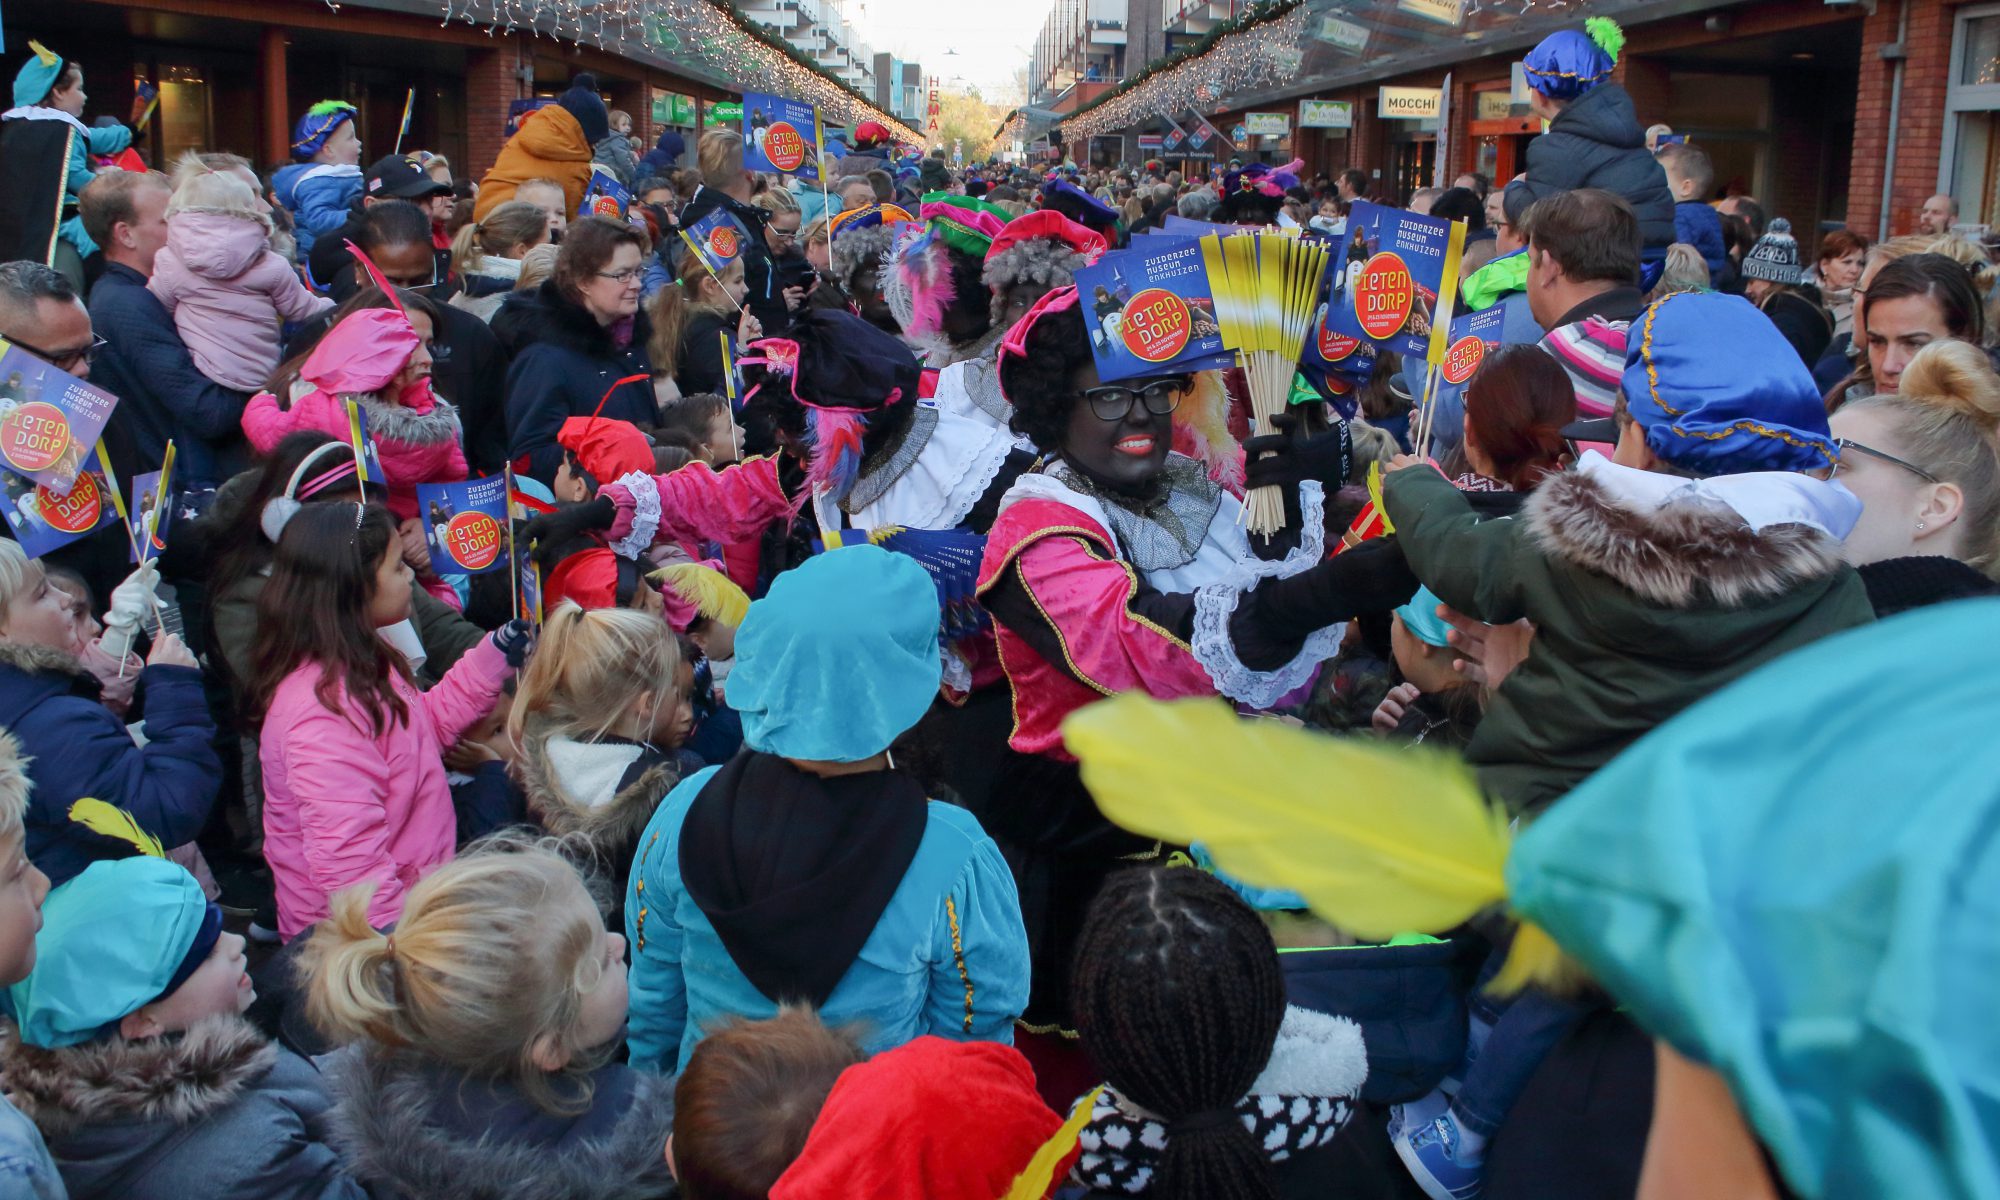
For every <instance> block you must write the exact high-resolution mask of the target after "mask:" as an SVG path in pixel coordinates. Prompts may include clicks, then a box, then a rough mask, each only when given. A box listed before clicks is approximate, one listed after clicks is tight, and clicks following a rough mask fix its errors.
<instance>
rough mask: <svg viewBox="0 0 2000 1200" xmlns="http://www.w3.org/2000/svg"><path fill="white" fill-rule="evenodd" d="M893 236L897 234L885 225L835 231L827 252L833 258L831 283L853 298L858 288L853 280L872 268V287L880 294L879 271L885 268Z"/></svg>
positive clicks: (880, 278)
mask: <svg viewBox="0 0 2000 1200" xmlns="http://www.w3.org/2000/svg"><path fill="white" fill-rule="evenodd" d="M895 237H896V231H895V230H894V229H892V228H890V227H889V226H887V225H876V226H873V227H870V228H866V229H843V230H840V231H838V232H837V233H836V234H835V235H834V239H833V242H832V244H831V248H830V250H829V253H830V254H831V255H832V258H833V281H834V282H835V283H838V284H839V285H840V288H841V290H842V291H844V292H846V293H847V294H848V295H850V296H853V295H856V294H857V293H858V290H859V286H860V285H859V284H858V283H857V282H856V281H857V280H858V278H859V277H860V275H861V273H862V272H863V271H865V270H869V269H873V270H874V271H875V272H876V275H875V288H876V290H877V291H880V290H881V287H882V272H884V271H886V270H887V269H888V256H889V244H890V243H891V242H892V241H894V240H895Z"/></svg>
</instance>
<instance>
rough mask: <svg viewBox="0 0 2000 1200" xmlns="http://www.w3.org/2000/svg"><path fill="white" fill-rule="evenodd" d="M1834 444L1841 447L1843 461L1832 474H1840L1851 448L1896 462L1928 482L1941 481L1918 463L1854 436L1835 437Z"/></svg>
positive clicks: (1837, 464) (1883, 459)
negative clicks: (1864, 442) (1882, 449)
mask: <svg viewBox="0 0 2000 1200" xmlns="http://www.w3.org/2000/svg"><path fill="white" fill-rule="evenodd" d="M1833 444H1834V445H1836V446H1838V447H1840V456H1841V461H1840V462H1838V463H1835V464H1834V467H1833V471H1832V472H1831V474H1832V475H1839V474H1840V468H1841V467H1842V466H1843V465H1845V464H1846V462H1847V452H1848V451H1849V450H1853V451H1856V452H1858V453H1861V454H1866V455H1867V456H1868V457H1870V458H1879V459H1881V460H1882V461H1883V462H1885V463H1894V464H1895V465H1897V466H1899V467H1901V468H1903V469H1904V470H1905V471H1908V472H1909V473H1910V474H1912V475H1915V476H1917V477H1918V478H1920V479H1922V480H1924V481H1925V482H1927V483H1938V482H1940V481H1939V479H1938V477H1937V476H1935V475H1933V474H1931V473H1930V472H1929V471H1926V470H1924V469H1923V468H1922V467H1920V466H1918V465H1917V464H1915V463H1913V462H1905V461H1903V460H1902V459H1900V458H1897V457H1896V456H1895V455H1893V454H1889V453H1886V452H1884V451H1881V450H1877V449H1876V448H1875V447H1873V446H1864V445H1862V444H1861V443H1860V442H1857V441H1855V440H1854V439H1853V438H1835V439H1833Z"/></svg>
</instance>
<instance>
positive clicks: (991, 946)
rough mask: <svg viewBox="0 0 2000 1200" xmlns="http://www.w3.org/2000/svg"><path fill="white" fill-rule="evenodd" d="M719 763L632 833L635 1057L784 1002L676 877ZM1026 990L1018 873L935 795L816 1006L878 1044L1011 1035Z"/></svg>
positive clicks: (646, 1065) (644, 1058) (663, 1067)
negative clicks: (919, 837) (748, 968)
mask: <svg viewBox="0 0 2000 1200" xmlns="http://www.w3.org/2000/svg"><path fill="white" fill-rule="evenodd" d="M716 770H717V768H714V767H711V768H709V769H708V770H706V771H701V772H699V773H697V774H695V775H691V776H689V777H688V778H687V779H685V780H683V781H682V782H681V784H680V786H679V787H676V788H675V789H674V790H673V791H672V792H669V793H668V794H667V798H666V799H665V800H663V801H661V803H660V807H659V811H657V812H655V813H654V814H653V819H652V821H651V823H650V824H648V825H647V826H646V832H645V833H644V834H643V835H641V837H640V839H639V855H638V858H637V859H636V860H634V862H633V864H632V877H631V881H630V883H629V884H628V885H627V890H626V895H625V937H626V940H627V941H628V942H629V943H630V945H631V948H632V970H631V976H630V980H631V1017H630V1024H629V1027H628V1030H627V1035H626V1036H627V1041H628V1042H629V1044H630V1047H631V1061H632V1065H633V1066H635V1067H639V1068H641V1069H643V1070H651V1071H660V1072H671V1073H678V1072H679V1071H680V1069H681V1068H682V1067H685V1066H686V1065H687V1060H688V1055H690V1054H692V1053H693V1052H694V1048H695V1046H696V1044H697V1043H699V1042H700V1041H701V1039H702V1037H703V1036H704V1035H705V1034H706V1033H708V1032H709V1031H710V1030H711V1029H713V1027H714V1025H715V1023H716V1022H717V1021H719V1020H721V1019H723V1018H725V1017H730V1016H740V1017H744V1018H746V1019H749V1020H763V1019H765V1018H768V1017H772V1016H775V1015H776V1014H777V1011H778V1006H777V1005H776V1004H774V1003H772V1001H771V1000H770V999H769V998H768V997H766V996H765V995H764V994H763V993H762V992H759V991H758V990H757V989H756V987H755V986H753V985H752V984H751V983H750V981H749V979H747V978H746V977H745V976H744V974H743V972H742V971H741V970H740V969H738V967H737V966H736V964H735V962H733V961H732V960H731V959H730V957H729V952H728V951H727V950H726V949H724V948H723V945H722V941H721V939H720V938H719V937H717V936H716V932H715V927H714V926H713V925H711V924H710V923H709V920H708V917H707V916H706V915H704V914H703V913H702V911H701V909H700V907H699V906H697V905H696V904H695V902H694V899H693V898H692V897H691V896H689V895H688V892H687V888H686V887H685V886H684V885H683V884H682V882H681V870H680V835H681V825H682V823H683V822H684V821H685V820H686V818H687V812H688V808H689V807H690V806H691V805H693V803H694V799H695V797H696V796H697V795H699V794H700V792H701V789H702V788H703V787H704V786H706V785H707V783H708V780H709V777H710V776H712V775H714V774H715V772H716ZM1027 1003H1028V934H1027V930H1026V928H1025V927H1024V926H1023V925H1022V923H1021V901H1020V897H1019V895H1018V894H1017V893H1016V892H1015V890H1014V877H1013V875H1012V873H1011V872H1009V871H1008V869H1007V864H1006V861H1005V860H1003V859H1002V858H1001V857H1000V850H999V848H998V847H997V846H995V845H994V844H993V839H992V838H989V837H987V836H986V833H985V831H983V830H982V829H980V827H979V822H978V821H977V820H976V819H975V818H974V817H973V816H972V814H971V813H968V812H966V811H965V810H964V809H961V808H954V807H952V806H950V805H948V804H940V803H938V802H937V801H932V802H931V805H930V821H929V824H928V825H927V826H926V828H925V829H924V836H923V841H922V842H920V843H919V844H918V846H917V856H916V858H915V859H914V860H912V861H911V863H910V868H909V870H908V871H907V872H905V873H904V875H903V882H902V885H901V886H899V887H898V888H897V889H896V892H895V895H894V896H892V897H891V898H890V900H889V906H888V908H886V909H884V910H883V913H882V917H881V919H880V920H879V921H877V922H876V924H875V932H874V933H873V934H871V935H869V938H868V941H867V942H866V943H865V944H864V945H863V946H862V948H861V954H860V956H859V957H858V958H857V959H856V960H855V961H854V965H852V966H850V967H849V968H848V969H847V974H846V975H845V976H843V977H842V978H841V981H840V983H839V985H838V986H836V987H835V988H834V990H833V995H832V996H830V997H828V998H827V1002H826V1004H825V1006H824V1007H822V1008H821V1009H820V1015H821V1016H822V1017H823V1018H825V1020H826V1023H827V1024H828V1025H833V1026H839V1025H843V1024H849V1023H857V1024H859V1025H860V1026H861V1034H862V1045H863V1047H864V1048H865V1049H866V1050H867V1051H868V1052H869V1053H870V1054H874V1053H877V1052H879V1051H882V1050H888V1049H892V1048H894V1047H896V1046H900V1045H902V1044H903V1043H904V1042H907V1041H910V1040H911V1039H913V1038H917V1037H922V1036H923V1035H925V1034H935V1035H937V1036H939V1037H946V1038H955V1039H957V1040H959V1041H993V1042H1001V1043H1003V1044H1011V1043H1012V1042H1013V1040H1014V1019H1015V1018H1016V1017H1018V1016H1020V1015H1021V1010H1022V1009H1023V1008H1024V1007H1026V1005H1027Z"/></svg>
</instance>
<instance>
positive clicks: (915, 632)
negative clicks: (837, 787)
mask: <svg viewBox="0 0 2000 1200" xmlns="http://www.w3.org/2000/svg"><path fill="white" fill-rule="evenodd" d="M943 673H944V668H943V660H942V659H941V658H940V657H939V653H938V593H937V585H936V584H935V583H934V582H932V580H931V576H930V574H929V572H927V571H925V570H924V569H923V567H921V566H919V565H918V564H917V561H916V560H915V559H913V558H910V557H909V556H907V555H903V554H895V553H892V552H890V551H888V550H884V549H882V548H881V547H879V546H849V547H843V548H841V549H837V550H829V551H827V552H826V553H824V554H819V555H815V556H813V557H812V558H810V559H808V560H806V562H805V563H804V564H803V565H801V566H799V567H797V568H795V569H793V570H790V571H786V572H784V573H783V574H781V575H779V576H778V578H777V580H776V581H775V582H773V583H772V584H771V590H770V592H769V593H767V594H766V595H765V596H764V598H763V599H762V600H758V601H756V602H755V603H753V604H751V605H750V614H749V615H748V616H746V617H744V618H743V624H742V627H741V628H739V629H738V630H737V631H736V668H735V670H733V671H731V672H730V675H729V703H730V706H731V707H733V708H735V709H736V711H737V712H738V713H740V714H741V715H742V718H743V742H744V744H745V745H747V746H749V747H750V748H751V749H752V750H759V751H762V752H764V753H766V754H776V755H780V756H782V757H785V758H796V759H808V760H812V761H817V762H860V761H861V760H862V759H866V758H872V757H874V756H875V755H877V754H880V753H882V752H883V751H884V750H887V749H888V748H889V744H890V743H891V742H893V741H895V740H896V738H897V737H898V736H900V735H901V734H902V733H903V732H904V731H905V730H907V729H909V728H910V727H912V726H914V725H915V724H916V723H917V721H918V720H920V719H921V718H922V717H923V715H924V712H925V710H927V709H929V708H930V705H931V701H932V700H933V699H934V698H935V697H936V696H937V691H938V683H939V681H940V680H941V679H942V677H943Z"/></svg>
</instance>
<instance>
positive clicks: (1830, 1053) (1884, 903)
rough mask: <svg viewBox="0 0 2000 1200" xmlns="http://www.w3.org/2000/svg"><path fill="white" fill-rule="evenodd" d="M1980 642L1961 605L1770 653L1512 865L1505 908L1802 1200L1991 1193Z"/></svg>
mask: <svg viewBox="0 0 2000 1200" xmlns="http://www.w3.org/2000/svg"><path fill="white" fill-rule="evenodd" d="M1996 628H2000V600H1967V601H1960V602H1958V603H1954V604H1947V605H1940V606H1936V607H1932V608H1927V609H1923V610H1919V611H1915V612H1910V613H1906V614H1904V615H1902V616H1899V617H1894V618H1892V619H1890V620H1887V621H1883V622H1880V623H1878V624H1875V625H1870V626H1866V627H1864V628H1861V629H1856V630H1852V631H1849V632H1847V633H1844V634H1841V635H1839V636H1836V637H1830V638H1827V639H1825V640H1823V641H1820V642H1817V643H1815V644H1813V645H1812V646H1809V647H1807V648H1805V649H1803V650H1799V651H1797V652H1795V653H1793V654H1789V655H1786V656H1785V657H1783V658H1781V659H1778V660H1777V661H1776V662H1774V663H1771V664H1770V665H1768V666H1766V667H1764V668H1763V669H1762V670H1759V671H1757V672H1755V673H1753V674H1751V675H1750V676H1748V677H1747V678H1745V679H1742V680H1739V681H1738V682H1737V683H1735V684H1734V685H1732V686H1730V687H1728V688H1725V689H1723V690H1722V691H1720V692H1718V693H1716V694H1715V695H1713V696H1711V697H1709V698H1708V699H1706V700H1704V701H1703V702H1702V703H1700V704H1697V705H1695V706H1694V707H1693V708H1690V709H1688V710H1687V711H1686V712H1684V713H1682V714H1681V715H1680V716H1678V717H1676V718H1674V719H1673V720H1672V721H1669V722H1668V723H1667V724H1665V725H1663V726H1661V727H1660V728H1659V729H1657V730H1655V731H1654V732H1653V733H1651V734H1650V735H1648V736H1647V737H1645V738H1644V739H1642V740H1640V741H1639V742H1638V743H1636V744H1635V745H1633V746H1632V747H1631V749H1629V750H1627V751H1626V752H1625V753H1624V754H1622V755H1620V756H1619V757H1618V758H1617V759H1616V760H1614V761H1613V762H1612V763H1611V764H1610V765H1609V766H1607V767H1605V768H1604V769H1603V770H1601V771H1599V772H1598V773H1597V774H1595V775H1593V776H1591V777H1590V779H1588V780H1587V781H1585V782H1584V784H1583V785H1582V786H1581V787H1579V788H1577V789H1576V790H1575V791H1573V792H1571V793H1569V794H1568V795H1567V796H1565V797H1564V798H1563V799H1562V800H1561V801H1560V802H1559V803H1557V804H1556V805H1555V806H1554V807H1552V808H1550V809H1549V811H1548V812H1547V813H1546V814H1545V815H1543V816H1542V817H1541V818H1540V819H1539V820H1538V821H1536V822H1535V823H1534V824H1533V825H1532V826H1530V827H1529V828H1528V829H1527V830H1526V832H1524V833H1523V834H1522V835H1521V836H1520V839H1519V840H1518V841H1517V842H1516V843H1515V846H1514V850H1513V854H1512V856H1511V858H1510V860H1509V862H1508V864H1507V884H1508V891H1509V893H1510V895H1511V896H1512V898H1513V904H1514V907H1515V909H1516V910H1517V911H1519V912H1520V914H1521V915H1522V916H1523V917H1525V918H1526V919H1528V920H1531V921H1533V922H1535V923H1536V924H1537V925H1539V926H1541V927H1542V928H1543V929H1545V930H1547V931H1548V932H1549V933H1550V934H1552V935H1553V936H1554V937H1555V939H1556V940H1557V941H1558V942H1560V943H1561V945H1562V947H1563V948H1564V950H1566V951H1567V952H1568V953H1570V954H1571V955H1572V956H1574V957H1575V958H1576V959H1578V960H1579V961H1580V962H1581V963H1582V964H1583V966H1584V967H1586V968H1587V969H1588V970H1589V971H1590V973H1591V974H1592V975H1593V976H1594V977H1596V978H1597V979H1598V980H1599V981H1600V982H1601V983H1603V984H1604V986H1605V987H1606V988H1607V989H1609V991H1610V992H1611V993H1612V995H1613V996H1615V997H1616V998H1617V999H1618V1000H1619V1001H1620V1002H1621V1003H1623V1004H1624V1005H1626V1006H1627V1007H1628V1008H1629V1010H1630V1011H1631V1013H1632V1015H1633V1016H1634V1018H1635V1019H1637V1020H1638V1022H1639V1023H1640V1024H1641V1025H1642V1026H1644V1027H1645V1028H1646V1029H1647V1030H1648V1031H1649V1032H1651V1033H1653V1034H1654V1035H1656V1036H1658V1037H1660V1038H1663V1039H1664V1040H1665V1041H1667V1042H1668V1043H1669V1044H1671V1045H1672V1046H1673V1047H1674V1049H1676V1050H1678V1051H1679V1052H1680V1053H1682V1054H1683V1055H1685V1056H1687V1057H1689V1058H1691V1059H1693V1060H1695V1061H1697V1062H1701V1063H1705V1064H1707V1065H1709V1066H1711V1067H1713V1068H1714V1069H1715V1070H1717V1071H1718V1072H1720V1073H1721V1074H1722V1075H1723V1077H1724V1078H1726V1079H1727V1080H1728V1082H1729V1088H1730V1091H1731V1093H1732V1094H1733V1095H1734V1096H1735V1098H1736V1101H1737V1104H1738V1105H1739V1107H1741V1109H1742V1110H1743V1113H1744V1116H1745V1117H1746V1118H1747V1119H1748V1120H1749V1122H1750V1124H1751V1126H1752V1127H1753V1128H1754V1129H1755V1130H1756V1131H1757V1136H1758V1138H1759V1139H1760V1140H1761V1141H1762V1142H1763V1144H1764V1145H1765V1147H1767V1148H1768V1149H1769V1150H1770V1152H1771V1154H1772V1157H1773V1159H1774V1160H1775V1161H1776V1163H1777V1165H1778V1167H1779V1169H1780V1170H1782V1171H1783V1173H1784V1176H1785V1179H1786V1181H1787V1182H1788V1183H1789V1184H1790V1185H1791V1187H1792V1188H1793V1190H1795V1191H1796V1192H1797V1193H1798V1194H1799V1195H1801V1196H1810V1197H1816V1198H1818V1200H1846V1198H1848V1197H1853V1198H1855V1200H1859V1198H1861V1197H1875V1196H1890V1195H1893V1196H1896V1197H1898V1198H1899V1200H1926V1198H1931V1197H1936V1198H1944V1197H1971V1196H2000V1154H1996V1152H1995V1151H1996V1147H2000V1023H1996V1022H1995V1021H1994V1019H1993V1014H1994V1000H1995V990H1996V982H1995V981H1996V979H2000V974H1996V968H2000V820H1997V819H1996V814H2000V739H1995V738H1994V736H1993V730H1994V728H1995V727H1996V725H2000V690H1996V689H1995V688H1994V686H1993V680H1994V679H1995V678H1996V677H2000V640H1996V639H1995V638H1994V637H1993V631H1994V630H1995V629H1996ZM1943 647H1949V649H1950V653H1949V654H1940V653H1939V650H1940V648H1943ZM1912 663H1922V664H1924V669H1923V670H1912V669H1911V667H1910V664H1912Z"/></svg>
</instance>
